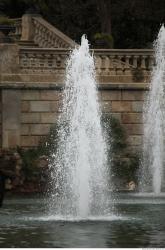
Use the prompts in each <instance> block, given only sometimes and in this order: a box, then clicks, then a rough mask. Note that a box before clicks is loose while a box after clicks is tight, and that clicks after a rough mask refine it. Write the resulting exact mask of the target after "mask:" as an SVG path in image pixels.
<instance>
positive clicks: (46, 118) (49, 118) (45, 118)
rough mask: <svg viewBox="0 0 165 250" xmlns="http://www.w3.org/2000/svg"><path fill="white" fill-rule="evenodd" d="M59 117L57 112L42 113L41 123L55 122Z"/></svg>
mask: <svg viewBox="0 0 165 250" xmlns="http://www.w3.org/2000/svg"><path fill="white" fill-rule="evenodd" d="M57 118H58V115H57V113H41V123H55V122H57Z"/></svg>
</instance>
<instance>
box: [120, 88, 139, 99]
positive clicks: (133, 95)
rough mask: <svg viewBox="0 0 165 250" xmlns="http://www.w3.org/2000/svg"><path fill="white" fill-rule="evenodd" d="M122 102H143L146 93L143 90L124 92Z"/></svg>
mask: <svg viewBox="0 0 165 250" xmlns="http://www.w3.org/2000/svg"><path fill="white" fill-rule="evenodd" d="M122 100H127V101H133V100H135V101H143V100H144V91H141V90H131V91H130V90H122Z"/></svg>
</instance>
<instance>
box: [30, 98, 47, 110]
mask: <svg viewBox="0 0 165 250" xmlns="http://www.w3.org/2000/svg"><path fill="white" fill-rule="evenodd" d="M30 111H32V112H50V111H51V102H50V101H30Z"/></svg>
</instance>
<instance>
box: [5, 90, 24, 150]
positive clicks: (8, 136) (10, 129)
mask: <svg viewBox="0 0 165 250" xmlns="http://www.w3.org/2000/svg"><path fill="white" fill-rule="evenodd" d="M20 126H21V91H20V90H18V89H17V90H14V89H5V90H2V148H13V147H16V146H19V145H20Z"/></svg>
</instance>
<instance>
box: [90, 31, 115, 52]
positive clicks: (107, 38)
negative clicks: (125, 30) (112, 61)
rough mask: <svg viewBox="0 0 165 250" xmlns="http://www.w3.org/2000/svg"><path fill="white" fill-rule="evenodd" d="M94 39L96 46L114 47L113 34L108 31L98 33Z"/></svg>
mask: <svg viewBox="0 0 165 250" xmlns="http://www.w3.org/2000/svg"><path fill="white" fill-rule="evenodd" d="M93 40H94V43H95V45H96V46H99V47H100V48H101V47H103V48H106V49H112V48H113V47H114V40H113V36H112V35H110V34H107V33H96V34H95V35H94V36H93Z"/></svg>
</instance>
